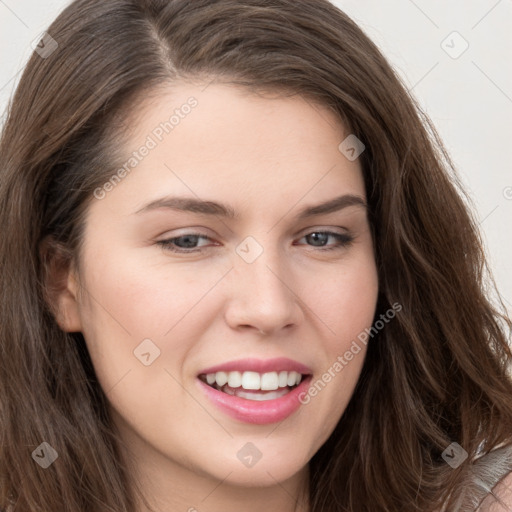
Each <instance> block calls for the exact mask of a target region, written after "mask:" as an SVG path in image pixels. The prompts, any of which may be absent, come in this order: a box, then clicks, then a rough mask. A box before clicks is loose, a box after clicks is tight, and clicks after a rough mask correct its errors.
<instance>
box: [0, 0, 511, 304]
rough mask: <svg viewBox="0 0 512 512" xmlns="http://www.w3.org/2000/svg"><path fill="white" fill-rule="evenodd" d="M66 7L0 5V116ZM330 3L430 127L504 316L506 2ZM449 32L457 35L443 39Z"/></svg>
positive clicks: (507, 260) (507, 242) (14, 1)
mask: <svg viewBox="0 0 512 512" xmlns="http://www.w3.org/2000/svg"><path fill="white" fill-rule="evenodd" d="M191 1H193V0H191ZM68 3H69V2H68V1H62V0H54V1H44V0H0V49H1V50H0V111H1V113H2V114H3V113H4V110H5V106H6V104H7V100H8V98H9V96H10V94H11V93H12V90H13V88H14V87H15V85H16V83H17V81H18V79H19V76H20V73H21V71H22V69H23V66H24V64H25V62H26V61H27V59H28V57H29V55H30V53H31V51H32V50H31V47H30V45H31V42H32V41H33V40H34V39H36V38H37V37H38V36H39V34H40V33H41V32H43V31H44V30H45V29H46V28H47V26H48V25H49V24H50V23H51V21H52V20H53V19H54V18H55V17H56V16H57V14H58V13H59V12H60V11H61V10H62V9H63V8H64V7H65V6H66V5H67V4H68ZM333 3H335V4H336V5H337V6H338V7H340V8H341V9H342V10H344V11H345V12H346V13H347V14H348V15H349V16H351V17H352V18H353V19H354V20H355V21H356V22H357V23H358V24H359V26H361V28H362V29H363V30H364V31H365V32H366V33H367V34H368V35H369V36H370V37H371V39H373V41H375V42H376V43H377V45H378V46H379V47H380V48H381V50H382V51H383V53H384V55H385V56H386V57H387V58H388V60H389V61H390V62H391V64H392V65H393V66H394V67H395V69H397V71H398V72H399V74H400V75H401V77H402V78H403V80H404V81H405V83H406V84H407V86H408V88H409V89H410V90H411V91H412V94H413V95H414V96H415V97H416V98H417V99H418V100H419V102H420V104H421V105H422V108H423V109H424V110H425V112H426V113H427V114H428V115H429V116H430V118H431V119H432V120H433V121H434V124H435V126H436V128H437V129H438V132H439V134H440V135H441V137H442V139H443V140H444V143H445V145H446V147H447V149H448V151H449V153H450V155H451V157H452V159H453V161H454V163H455V165H456V166H457V169H458V172H459V174H460V176H461V178H462V181H463V182H464V183H465V184H466V188H467V189H468V191H469V192H470V195H471V197H472V199H473V201H474V203H475V205H476V211H477V217H478V219H479V221H480V226H481V229H482V231H483V235H484V240H485V243H486V249H487V253H488V256H489V260H490V264H491V268H492V270H493V272H494V275H495V278H496V281H497V284H498V288H499V290H500V292H501V295H502V297H503V299H504V301H505V305H506V306H507V308H508V310H509V313H512V272H511V271H510V269H511V266H512V236H511V225H512V172H511V162H512V137H511V135H512V129H511V127H512V63H511V57H512V30H511V28H512V0H444V1H440V0H431V1H427V0H386V1H385V2H384V1H382V0H380V1H379V0H351V1H350V0H335V1H334V2H333ZM454 31H456V32H458V34H460V36H461V37H460V36H457V35H456V36H453V35H452V36H450V37H449V38H448V39H446V38H447V37H448V36H449V35H450V34H452V33H453V32H454ZM462 38H463V39H462ZM464 40H465V41H466V42H467V44H469V47H468V48H467V50H466V51H465V52H464V53H462V54H461V55H460V56H458V57H457V58H452V57H451V56H450V55H448V53H447V52H446V51H445V50H448V51H450V52H452V54H454V55H456V54H458V53H459V52H460V51H461V49H463V45H464V44H465V43H464ZM443 41H445V43H443ZM448 46H449V47H451V48H448ZM509 187H510V188H509ZM507 197H508V198H507Z"/></svg>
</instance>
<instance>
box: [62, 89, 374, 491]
mask: <svg viewBox="0 0 512 512" xmlns="http://www.w3.org/2000/svg"><path fill="white" fill-rule="evenodd" d="M202 89H204V90H202ZM190 97H193V98H194V99H193V100H189V98H190ZM187 100H188V103H187ZM186 105H189V107H186ZM175 111H176V112H175ZM173 114H174V115H175V117H174V118H173V119H172V121H171V123H169V118H170V117H171V116H172V115H173ZM178 119H179V120H178ZM165 122H168V124H167V125H165ZM161 123H163V124H161ZM133 126H134V129H135V132H134V135H133V136H132V138H131V141H130V144H129V147H128V148H127V151H126V161H129V160H130V158H132V161H131V163H132V165H133V164H134V163H136V165H134V166H133V168H132V169H131V170H130V171H129V172H125V173H123V172H120V173H118V175H117V179H115V178H114V179H112V181H111V182H110V184H108V183H107V184H106V185H105V186H103V187H101V190H100V189H97V191H96V192H95V196H96V197H95V198H94V199H93V200H92V202H91V204H90V207H89V209H88V212H87V216H86V225H85V232H84V245H83V250H82V252H81V254H80V262H81V267H80V275H79V276H74V277H73V275H72V274H71V275H70V277H71V279H69V281H68V282H69V283H70V285H69V290H70V291H71V294H72V296H73V297H74V299H73V300H74V302H72V303H71V304H70V303H69V302H68V303H65V304H67V305H64V306H63V308H64V309H65V312H64V315H63V316H61V317H60V318H65V320H61V321H60V323H61V326H62V327H63V328H65V329H67V330H80V331H82V332H83V334H84V337H85V340H86V343H87V347H88V350H89V352H90V355H91V358H92V362H93V364H94V367H95V369H96V373H97V376H98V379H99V381H100V383H101V386H102V388H103V390H104V391H105V393H106V396H107V398H108V400H109V403H110V405H111V408H112V412H113V417H114V420H115V422H116V424H117V426H118V427H119V429H120V432H121V435H122V436H123V438H124V439H125V440H126V442H127V444H128V446H129V448H130V450H131V451H132V452H133V454H134V456H135V457H136V460H137V461H138V465H139V467H145V468H146V469H147V470H148V471H149V472H150V473H151V472H152V471H154V474H155V475H156V474H163V473H165V471H162V470H163V469H164V468H165V469H166V470H168V472H166V473H165V474H167V475H172V474H178V472H181V471H185V472H190V474H191V475H193V474H195V475H200V476H201V477H206V478H211V479H215V481H216V482H218V481H227V482H232V483H235V484H237V485H244V486H262V485H274V484H275V482H276V481H278V482H282V481H285V480H286V479H288V478H291V477H292V476H294V475H296V474H297V473H298V472H300V471H301V469H304V468H305V467H306V464H307V462H308V461H309V459H310V458H311V457H312V456H313V455H314V453H315V452H316V451H317V450H318V449H319V448H320V446H321V445H322V444H323V443H324V441H325V440H326V439H327V438H328V436H329V435H330V434H331V432H332V431H333V429H334V427H335V425H336V423H337V422H338V420H339V419H340V417H341V415H342V414H343V411H344V410H345V408H346V406H347V404H348V402H349V399H350V397H351V395H352V393H353V390H354V387H355V385H356V382H357V380H358V377H359V374H360V371H361V368H362V365H363V360H364V356H365V352H366V350H365V345H363V344H361V343H359V345H360V347H361V350H360V351H359V352H358V353H357V354H355V355H353V357H352V358H351V359H350V360H348V359H347V358H345V357H344V354H345V353H346V352H347V351H349V349H350V348H351V347H353V346H354V345H353V341H354V340H356V339H357V336H358V334H360V333H361V332H362V331H364V329H365V328H368V327H370V326H371V324H372V320H373V317H374V313H375V307H376V301H377V292H378V285H377V272H376V266H375V261H374V254H373V247H372V238H371V233H370V229H369V223H368V219H367V213H366V209H365V206H364V202H365V198H366V197H365V188H364V183H363V177H362V172H361V167H360V164H359V162H358V160H357V159H355V160H354V159H352V158H351V159H348V158H347V157H346V156H345V155H344V154H343V153H342V152H341V151H340V149H338V146H339V145H340V143H341V142H342V141H343V140H344V139H345V138H346V137H347V136H348V135H349V133H345V132H344V131H343V127H342V126H341V124H340V123H339V121H338V120H337V118H336V117H335V115H334V114H333V113H331V112H330V111H329V110H327V109H326V108H324V107H321V106H318V105H313V104H312V103H310V102H307V101H305V100H303V99H301V98H300V97H298V96H295V97H292V98H279V99H270V98H265V99H264V98H262V97H259V96H256V95H252V94H251V93H249V92H246V91H244V90H241V89H239V88H235V87H231V86H227V85H220V84H211V85H209V86H208V87H206V88H204V86H202V87H199V86H192V85H185V84H180V85H179V86H176V87H174V88H173V89H172V90H169V91H167V92H166V93H162V94H161V95H160V96H158V97H157V98H153V99H151V100H149V101H146V103H145V105H144V106H143V108H142V109H141V110H140V111H138V112H137V116H134V117H133ZM163 127H165V128H163ZM142 147H146V150H144V149H141V148H142ZM134 152H136V156H134ZM347 154H349V153H347ZM133 159H136V160H133ZM120 177H121V178H122V179H119V178H120ZM348 195H349V196H355V199H354V197H353V198H352V201H350V200H349V201H347V200H346V199H345V200H344V201H343V200H342V201H341V202H340V204H339V206H340V207H339V208H331V209H330V211H325V212H321V213H319V212H316V213H315V212H314V210H313V211H312V212H309V213H308V212H307V210H308V209H312V208H314V207H318V206H319V205H322V204H325V203H329V202H330V201H333V200H334V199H336V198H339V197H340V196H348ZM171 198H174V199H171ZM357 198H359V202H358V199H357ZM177 199H180V200H181V201H182V202H181V203H179V204H181V205H186V203H185V202H184V200H185V199H189V200H191V201H194V202H196V201H204V202H207V203H205V204H204V205H203V206H202V207H197V206H196V207H194V208H190V209H180V208H179V204H178V203H177ZM214 203H215V204H217V203H218V204H222V205H224V207H225V208H227V209H229V212H233V213H234V216H233V217H232V216H230V215H225V214H224V212H223V210H222V209H221V207H220V206H215V205H214ZM343 204H345V205H344V206H343ZM318 210H320V208H318ZM326 231H329V232H332V234H326V233H325V232H326ZM197 234H199V235H200V237H196V235H197ZM203 237H204V238H203ZM171 238H175V239H176V240H174V242H171V241H169V240H170V239H171ZM165 241H169V242H166V243H164V242H165ZM173 249H175V250H177V251H179V252H174V251H173ZM77 279H79V281H80V284H81V285H82V287H83V288H82V290H81V292H82V293H80V291H79V290H78V289H77V287H76V285H75V283H76V280H77ZM61 304H64V302H63V303H61ZM260 331H263V333H262V332H260ZM353 352H354V351H353ZM340 358H342V359H343V361H345V363H343V364H342V363H340V361H341V359H340ZM337 362H338V364H336V363H337ZM340 366H341V369H340ZM237 372H239V373H237ZM292 372H298V373H300V374H302V375H303V376H302V377H301V379H302V384H300V385H299V387H298V388H297V389H296V390H295V391H293V390H292V387H289V386H288V384H289V382H291V383H292V384H293V385H295V383H296V382H297V380H298V378H297V375H296V374H295V373H292ZM206 374H208V377H206ZM326 375H327V377H326ZM329 376H330V378H329ZM226 378H228V379H229V380H228V383H227V384H228V386H227V387H226V386H225V385H224V387H222V390H218V389H214V387H212V386H210V385H209V384H208V383H207V382H203V381H209V382H213V379H215V382H216V383H217V384H216V385H217V387H220V386H221V385H222V384H224V381H225V379H226ZM315 383H316V392H315V391H313V392H311V393H308V388H310V386H314V384H315ZM240 384H242V386H240ZM230 385H231V386H230ZM262 385H263V387H264V388H266V389H264V390H263V391H261V390H260V391H258V390H257V389H256V388H261V386H262ZM276 387H277V390H276V389H275V388H276ZM233 393H234V395H235V396H233Z"/></svg>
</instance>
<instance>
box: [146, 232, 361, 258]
mask: <svg viewBox="0 0 512 512" xmlns="http://www.w3.org/2000/svg"><path fill="white" fill-rule="evenodd" d="M304 238H307V239H309V241H312V242H313V244H314V245H313V247H316V248H318V250H320V251H332V250H334V249H343V248H345V247H348V246H349V245H350V244H351V243H352V241H353V240H354V238H353V237H352V236H351V235H348V234H346V233H336V232H335V231H312V232H310V233H308V234H307V235H304V236H303V237H302V238H301V239H300V240H302V239H304ZM329 238H334V239H335V240H337V241H338V243H337V244H335V245H331V246H327V247H326V246H324V245H325V242H327V240H329ZM199 240H211V238H210V237H209V236H206V235H203V234H201V233H186V234H184V235H180V236H176V237H174V238H168V239H167V240H160V241H158V242H156V244H157V245H159V246H161V247H163V248H164V249H165V250H168V251H171V252H176V253H192V252H200V251H202V250H203V248H202V247H201V246H199V247H197V246H196V244H197V243H198V241H199ZM206 248H208V247H206Z"/></svg>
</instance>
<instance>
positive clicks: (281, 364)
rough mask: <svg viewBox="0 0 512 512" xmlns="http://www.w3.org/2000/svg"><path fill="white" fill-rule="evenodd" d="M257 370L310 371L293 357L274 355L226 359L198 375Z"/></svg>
mask: <svg viewBox="0 0 512 512" xmlns="http://www.w3.org/2000/svg"><path fill="white" fill-rule="evenodd" d="M235 371H238V372H241V373H243V372H251V371H252V372H257V373H266V372H278V371H296V372H298V373H302V374H303V375H307V374H310V373H311V369H310V368H309V367H308V366H306V365H304V364H302V363H299V362H297V361H294V360H293V359H288V358H287V357H276V358H274V359H253V358H250V359H237V360H234V361H227V362H225V363H220V364H217V365H215V366H210V367H209V368H205V369H204V370H202V371H201V372H199V375H204V374H208V373H217V372H235Z"/></svg>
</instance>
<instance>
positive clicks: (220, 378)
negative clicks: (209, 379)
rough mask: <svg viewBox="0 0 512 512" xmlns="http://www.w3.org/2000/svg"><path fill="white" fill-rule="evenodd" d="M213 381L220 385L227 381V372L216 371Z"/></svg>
mask: <svg viewBox="0 0 512 512" xmlns="http://www.w3.org/2000/svg"><path fill="white" fill-rule="evenodd" d="M215 381H216V382H217V385H218V386H220V387H222V386H224V384H226V382H227V381H228V374H227V373H226V372H217V373H216V374H215Z"/></svg>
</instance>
